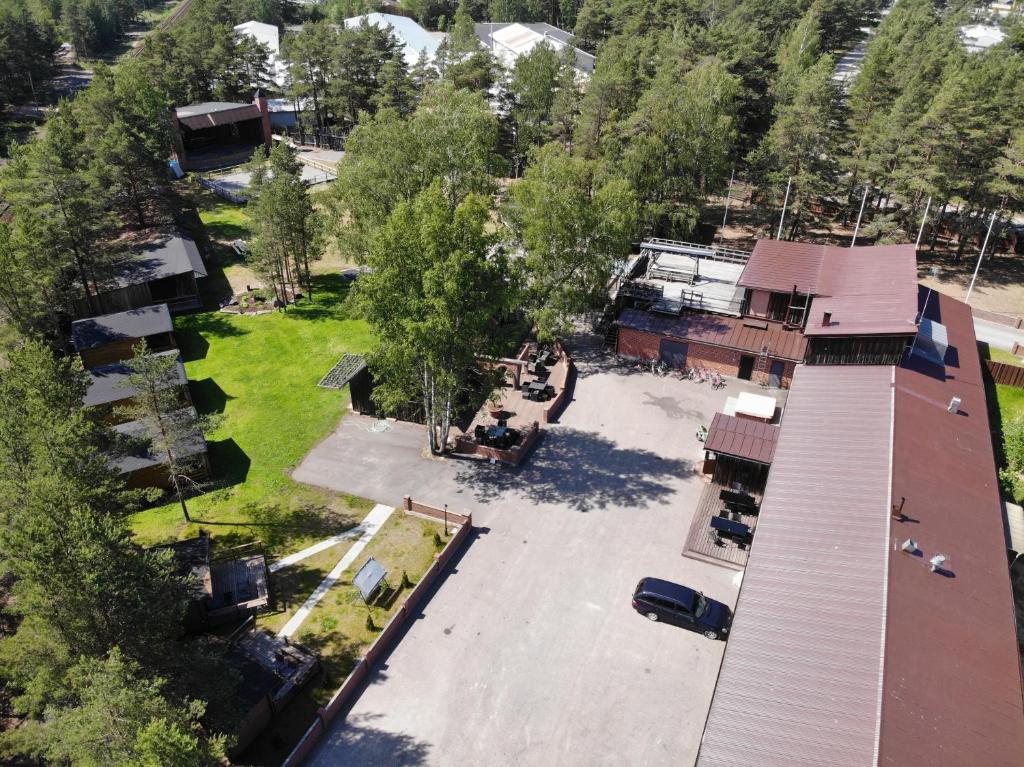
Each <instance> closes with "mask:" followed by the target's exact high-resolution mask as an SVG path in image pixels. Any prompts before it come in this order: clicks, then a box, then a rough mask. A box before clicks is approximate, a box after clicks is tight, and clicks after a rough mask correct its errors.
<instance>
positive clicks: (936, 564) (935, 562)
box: [928, 554, 946, 573]
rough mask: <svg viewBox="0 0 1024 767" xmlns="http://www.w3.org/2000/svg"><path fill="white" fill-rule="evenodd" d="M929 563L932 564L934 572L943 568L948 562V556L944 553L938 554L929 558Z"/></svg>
mask: <svg viewBox="0 0 1024 767" xmlns="http://www.w3.org/2000/svg"><path fill="white" fill-rule="evenodd" d="M928 564H930V565H931V566H932V572H933V573H934V572H936V571H937V570H941V569H942V568H943V565H945V564H946V557H945V555H944V554H936V555H935V556H934V557H932V558H931V559H929V560H928Z"/></svg>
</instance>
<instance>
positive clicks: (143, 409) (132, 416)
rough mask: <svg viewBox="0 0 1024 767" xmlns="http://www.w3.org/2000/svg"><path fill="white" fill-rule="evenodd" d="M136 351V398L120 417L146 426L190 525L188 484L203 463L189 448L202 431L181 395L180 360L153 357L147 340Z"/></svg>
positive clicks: (132, 379)
mask: <svg viewBox="0 0 1024 767" xmlns="http://www.w3.org/2000/svg"><path fill="white" fill-rule="evenodd" d="M133 352H134V354H133V356H132V358H131V360H129V362H128V367H129V369H130V372H129V374H128V377H127V383H128V386H130V387H131V389H132V391H133V395H132V397H131V399H130V400H129V401H128V404H127V405H124V406H123V407H122V408H121V415H122V416H123V417H124V419H125V420H126V421H138V422H140V423H141V424H143V425H144V426H145V433H146V441H147V443H148V445H147V446H148V449H149V451H150V452H152V453H153V454H154V455H156V456H157V457H159V459H160V461H161V462H162V464H163V465H164V466H165V467H166V470H167V479H168V480H169V482H170V483H171V486H172V487H173V488H174V495H175V497H176V498H177V499H178V503H179V504H180V505H181V513H182V515H183V516H184V517H185V521H186V522H189V521H191V519H192V518H191V517H190V516H189V513H188V506H187V505H186V504H185V495H186V492H185V483H187V482H190V481H191V480H190V476H191V475H193V474H195V473H196V470H197V469H198V467H199V465H200V463H201V460H202V459H201V458H200V457H197V456H196V454H195V450H194V449H190V448H193V447H194V445H195V443H196V442H201V441H202V439H203V434H202V429H201V428H200V427H199V423H198V421H197V419H196V414H195V411H194V410H193V409H192V408H191V407H189V406H188V404H187V402H186V401H185V399H184V397H183V396H182V390H181V387H182V381H181V374H180V373H179V371H178V365H179V362H178V358H177V357H176V356H174V355H163V354H151V353H150V350H149V347H148V345H147V344H146V341H145V339H143V341H142V343H140V344H139V345H138V346H136V347H135V348H134V350H133Z"/></svg>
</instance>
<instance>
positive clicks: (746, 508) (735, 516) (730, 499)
mask: <svg viewBox="0 0 1024 767" xmlns="http://www.w3.org/2000/svg"><path fill="white" fill-rule="evenodd" d="M718 498H719V500H721V501H723V502H724V503H725V506H726V508H725V509H724V510H722V511H720V512H719V513H718V516H715V517H712V518H711V523H710V525H711V530H710V535H711V536H712V537H713V538H714V541H715V544H716V545H718V546H724V545H725V542H726V541H727V540H728V541H732V542H733V543H735V544H736V545H737V546H739V547H740V548H741V549H745V548H746V547H747V546H749V545H750V543H751V541H753V539H754V531H753V529H752V528H751V526H750V525H748V524H746V523H745V522H743V521H742V519H743V515H744V514H746V515H750V516H756V515H757V513H758V511H759V510H760V508H759V507H758V505H757V501H756V500H755V499H754V496H752V495H750V494H749V493H743V492H737V491H734V490H722V491H721V492H720V493H719V494H718Z"/></svg>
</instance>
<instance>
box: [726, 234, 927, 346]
mask: <svg viewBox="0 0 1024 767" xmlns="http://www.w3.org/2000/svg"><path fill="white" fill-rule="evenodd" d="M738 284H739V285H742V286H743V287H747V288H754V289H758V290H769V291H773V292H776V293H789V292H790V291H792V290H793V286H794V285H796V288H797V291H799V292H800V293H805V294H808V295H811V296H815V298H814V300H813V302H812V303H811V308H810V316H809V320H808V322H807V327H806V329H805V331H804V332H805V333H806V334H807V335H811V336H814V335H838V336H845V335H876V334H877V335H894V334H897V335H898V334H909V335H913V333H914V332H915V319H916V316H917V251H916V250H915V248H914V246H913V245H869V246H861V247H854V248H839V247H834V246H830V245H815V244H813V243H807V242H787V241H784V240H758V242H757V244H756V245H755V246H754V252H753V253H751V255H750V260H749V261H748V262H747V265H746V267H744V269H743V274H742V275H740V279H739V282H738ZM826 312H829V313H830V314H831V321H830V323H829V324H828V325H823V323H822V319H823V317H824V314H825V313H826Z"/></svg>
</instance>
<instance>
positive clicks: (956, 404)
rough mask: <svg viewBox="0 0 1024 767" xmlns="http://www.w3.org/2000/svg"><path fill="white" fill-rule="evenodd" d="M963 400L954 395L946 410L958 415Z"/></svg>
mask: <svg viewBox="0 0 1024 767" xmlns="http://www.w3.org/2000/svg"><path fill="white" fill-rule="evenodd" d="M962 401H963V400H961V399H960V398H959V397H953V399H951V400H950V401H949V407H947V408H946V410H948V411H949V412H950V413H952V414H953V415H956V414H957V413H959V412H960V403H961V402H962Z"/></svg>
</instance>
